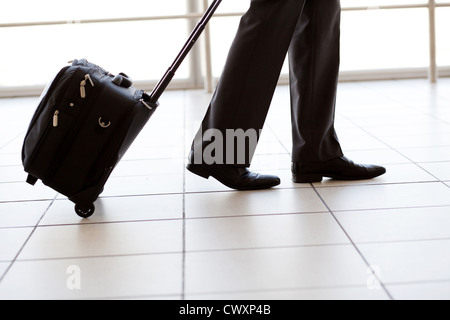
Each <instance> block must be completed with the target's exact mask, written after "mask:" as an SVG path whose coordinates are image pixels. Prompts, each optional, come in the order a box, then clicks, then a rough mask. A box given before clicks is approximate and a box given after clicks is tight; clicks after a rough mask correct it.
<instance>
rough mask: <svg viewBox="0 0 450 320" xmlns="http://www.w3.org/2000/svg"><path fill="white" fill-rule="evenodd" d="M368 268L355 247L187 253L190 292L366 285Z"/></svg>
mask: <svg viewBox="0 0 450 320" xmlns="http://www.w3.org/2000/svg"><path fill="white" fill-rule="evenodd" d="M367 279H368V274H367V266H366V265H365V264H364V261H363V260H362V258H361V257H360V256H359V255H358V253H357V252H356V250H355V249H354V248H353V247H352V246H347V245H338V246H312V247H299V248H277V249H253V250H232V251H213V252H198V253H187V254H186V293H187V294H188V295H189V294H196V293H211V292H236V291H252V290H275V289H301V288H311V287H330V286H364V285H366V283H367Z"/></svg>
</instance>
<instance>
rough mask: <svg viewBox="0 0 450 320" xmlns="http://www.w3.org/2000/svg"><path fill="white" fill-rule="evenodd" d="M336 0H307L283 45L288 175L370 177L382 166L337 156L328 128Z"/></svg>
mask: <svg viewBox="0 0 450 320" xmlns="http://www.w3.org/2000/svg"><path fill="white" fill-rule="evenodd" d="M340 17H341V6H340V0H314V1H307V2H306V4H305V8H304V10H303V13H302V15H301V17H300V19H299V22H298V25H297V28H296V30H295V32H294V35H293V38H292V43H291V46H290V48H289V62H290V86H291V110H292V140H293V151H292V161H293V163H292V173H293V181H294V182H298V183H309V182H319V181H322V179H323V177H331V178H333V179H339V180H359V179H371V178H375V177H377V176H380V175H382V174H384V173H385V172H386V169H385V168H383V167H379V166H373V165H360V164H355V163H354V162H353V161H351V160H349V159H347V158H345V157H344V156H343V153H342V150H341V147H340V144H339V140H338V138H337V135H336V132H335V129H334V119H335V106H336V93H337V86H338V75H339V58H340Z"/></svg>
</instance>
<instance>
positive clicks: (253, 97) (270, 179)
mask: <svg viewBox="0 0 450 320" xmlns="http://www.w3.org/2000/svg"><path fill="white" fill-rule="evenodd" d="M305 1H312V0H252V2H251V6H250V9H249V11H248V12H247V13H246V14H245V15H244V16H243V17H242V19H241V23H240V26H239V29H238V32H237V35H236V38H235V40H234V42H233V44H232V46H231V49H230V52H229V55H228V58H227V61H226V64H225V67H224V70H223V73H222V76H221V79H220V82H219V84H218V87H217V89H216V92H215V94H214V96H213V98H212V100H211V104H210V106H209V109H208V111H207V113H206V116H205V118H204V120H203V123H202V125H201V128H200V130H199V133H198V134H197V136H196V137H195V139H194V142H193V144H192V151H191V153H190V155H189V164H188V165H187V169H188V170H189V171H191V172H192V173H195V174H197V175H199V176H202V177H204V178H209V177H210V176H212V177H214V178H216V179H217V180H218V181H220V182H221V183H222V184H224V185H226V186H228V187H230V188H233V189H237V190H254V189H266V188H271V187H274V186H276V185H278V184H280V179H279V178H278V177H275V176H268V175H259V174H256V173H253V172H251V171H249V169H247V168H248V167H249V166H250V162H251V159H252V157H253V153H254V151H255V149H256V144H257V142H258V139H259V135H260V131H261V130H262V128H263V125H264V122H265V119H266V116H267V112H268V110H269V106H270V104H271V101H272V97H273V94H274V92H275V88H276V85H277V82H278V78H279V75H280V72H281V68H282V66H283V62H284V60H285V58H286V54H287V51H288V48H289V45H290V42H291V38H292V34H293V32H294V30H295V27H296V25H297V21H298V18H299V16H300V14H301V12H302V9H303V6H304V3H305ZM314 1H315V0H314ZM230 131H231V134H229V133H230ZM242 139H243V140H244V141H245V140H249V141H248V142H244V143H239V142H237V141H236V140H241V142H242ZM230 140H231V141H230ZM230 146H231V147H230Z"/></svg>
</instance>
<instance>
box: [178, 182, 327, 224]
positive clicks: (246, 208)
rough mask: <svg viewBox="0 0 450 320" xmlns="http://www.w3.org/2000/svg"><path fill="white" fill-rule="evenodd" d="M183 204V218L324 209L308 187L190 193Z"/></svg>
mask: <svg viewBox="0 0 450 320" xmlns="http://www.w3.org/2000/svg"><path fill="white" fill-rule="evenodd" d="M185 206H186V207H185V208H186V217H187V218H200V217H221V216H222V217H223V216H225V217H226V216H245V215H260V214H277V213H308V212H326V211H327V209H326V207H325V205H324V204H323V203H322V201H321V200H320V199H319V197H318V196H317V194H316V193H315V192H314V191H313V190H312V189H310V188H299V189H273V190H265V191H249V192H219V193H192V194H187V195H186V204H185Z"/></svg>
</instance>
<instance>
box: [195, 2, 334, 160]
mask: <svg viewBox="0 0 450 320" xmlns="http://www.w3.org/2000/svg"><path fill="white" fill-rule="evenodd" d="M340 15H341V7H340V0H252V1H251V6H250V9H249V11H248V12H247V13H246V14H245V15H244V16H243V17H242V19H241V22H240V26H239V29H238V32H237V35H236V37H235V40H234V42H233V44H232V46H231V49H230V52H229V55H228V58H227V61H226V64H225V67H224V70H223V74H222V76H221V78H220V81H219V84H218V86H217V89H216V91H215V93H214V96H213V98H212V100H211V104H210V106H209V109H208V111H207V114H206V116H205V118H204V120H203V123H202V127H201V129H200V131H199V134H198V135H197V137H196V138H195V139H194V143H193V148H194V147H195V146H196V145H197V147H198V148H197V150H199V146H200V144H201V145H202V147H201V148H203V149H205V148H206V147H207V145H208V144H210V143H211V141H212V140H211V139H208V141H205V140H204V139H203V141H202V138H201V137H202V135H201V134H200V133H204V132H206V130H208V129H216V130H219V131H220V132H222V133H223V136H224V137H225V136H226V134H225V131H226V130H227V129H234V130H236V129H243V130H244V131H247V130H249V129H251V130H256V131H257V132H258V133H259V132H260V130H261V129H262V128H263V126H264V122H265V119H266V116H267V113H268V110H269V107H270V105H271V101H272V97H273V94H274V92H275V89H276V85H277V83H278V79H279V76H280V72H281V69H282V67H283V63H284V61H285V58H286V54H287V53H289V67H290V70H289V73H290V91H291V114H292V121H291V122H292V139H293V150H292V161H295V162H308V163H311V162H322V161H327V160H330V159H334V158H337V157H340V156H342V150H341V148H340V144H339V141H338V138H337V135H336V132H335V130H334V116H335V105H336V90H337V84H338V73H339V51H340ZM258 138H259V135H258ZM194 149H195V148H194ZM224 152H226V150H224ZM236 152H237V153H239V152H246V153H247V154H246V157H245V158H246V161H245V163H244V164H243V163H236V164H235V165H242V166H249V165H250V162H251V158H252V157H253V152H254V150H248V149H247V150H236Z"/></svg>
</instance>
